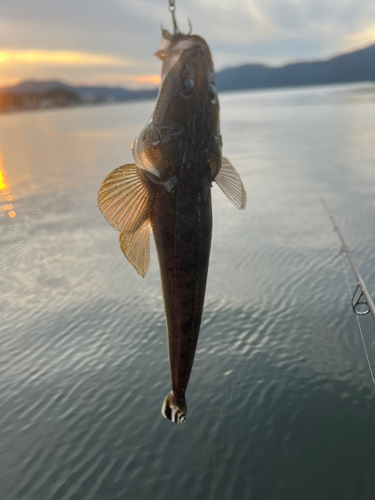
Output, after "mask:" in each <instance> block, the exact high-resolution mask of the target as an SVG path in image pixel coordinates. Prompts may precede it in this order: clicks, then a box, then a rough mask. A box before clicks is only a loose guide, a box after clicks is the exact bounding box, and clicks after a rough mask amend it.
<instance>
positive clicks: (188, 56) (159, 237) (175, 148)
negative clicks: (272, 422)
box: [98, 32, 246, 423]
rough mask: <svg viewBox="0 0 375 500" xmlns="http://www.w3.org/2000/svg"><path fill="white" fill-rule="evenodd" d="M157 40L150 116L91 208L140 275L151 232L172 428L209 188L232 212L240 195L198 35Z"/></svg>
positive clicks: (179, 414)
mask: <svg viewBox="0 0 375 500" xmlns="http://www.w3.org/2000/svg"><path fill="white" fill-rule="evenodd" d="M163 35H164V36H163V39H162V43H161V47H160V49H159V51H158V52H157V55H158V56H159V57H160V58H161V59H162V60H163V73H162V76H163V81H162V85H161V89H160V92H159V96H158V100H157V103H156V107H155V111H154V113H153V116H152V119H151V120H150V121H149V123H148V124H147V125H146V126H145V128H144V129H143V130H142V131H141V133H140V134H139V135H138V137H137V138H136V140H135V142H134V144H133V146H132V150H133V156H134V159H135V162H136V163H135V164H134V165H125V166H123V167H119V168H118V169H116V170H114V171H113V172H112V173H111V174H110V175H109V176H108V177H107V178H106V179H105V181H104V182H103V184H102V187H101V189H100V191H99V197H98V202H99V207H100V209H101V211H102V213H103V215H104V216H105V217H106V218H107V220H108V221H109V222H110V223H111V224H112V225H113V226H114V227H115V228H116V229H117V230H119V231H121V234H120V245H121V249H122V250H123V252H124V254H125V255H126V257H127V258H128V260H129V262H131V264H132V265H133V266H134V267H135V268H136V269H137V271H138V272H139V274H141V275H142V276H144V275H145V273H146V271H147V268H148V265H149V235H150V232H151V229H152V231H153V233H154V238H155V244H156V249H157V253H158V258H159V266H160V276H161V282H162V291H163V299H164V309H165V316H166V322H167V333H168V348H169V363H170V375H171V384H172V392H171V393H170V394H168V396H167V397H166V399H165V401H164V404H163V409H162V413H163V415H164V416H165V417H166V418H168V419H170V420H172V421H173V422H175V423H181V422H184V421H185V418H186V411H187V407H186V400H185V392H186V388H187V385H188V381H189V377H190V373H191V370H192V367H193V362H194V355H195V350H196V346H197V342H198V336H199V330H200V324H201V318H202V311H203V304H204V296H205V290H206V281H207V272H208V264H209V257H210V248H211V235H212V207H211V186H212V182H213V181H214V180H215V181H216V182H217V183H218V184H219V186H220V187H221V189H222V190H223V191H224V192H225V193H226V194H227V196H228V197H229V198H230V199H231V200H232V201H233V203H234V204H235V205H236V206H237V207H238V208H240V209H242V208H244V206H245V203H246V193H245V191H244V189H243V186H242V183H241V180H240V178H239V176H238V174H237V172H236V171H235V170H234V168H233V167H232V165H231V164H230V163H229V162H228V161H227V160H225V159H222V156H221V136H220V126H219V103H218V99H217V95H216V89H215V80H214V70H213V64H212V59H211V54H210V50H209V48H208V46H207V44H206V42H205V41H204V40H203V39H202V38H201V37H198V36H187V35H181V34H178V35H174V36H171V35H169V33H168V32H163Z"/></svg>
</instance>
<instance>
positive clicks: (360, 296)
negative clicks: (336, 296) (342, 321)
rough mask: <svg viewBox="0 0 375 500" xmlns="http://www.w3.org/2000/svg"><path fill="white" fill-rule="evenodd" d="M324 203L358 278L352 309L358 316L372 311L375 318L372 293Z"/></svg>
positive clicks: (325, 206) (323, 201)
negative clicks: (364, 307)
mask: <svg viewBox="0 0 375 500" xmlns="http://www.w3.org/2000/svg"><path fill="white" fill-rule="evenodd" d="M322 203H323V205H324V208H325V209H326V211H327V213H328V216H329V218H330V219H331V222H332V224H333V227H334V228H335V231H336V233H337V234H338V235H339V238H340V240H341V243H342V250H343V251H344V252H345V255H346V257H347V259H348V261H349V263H350V266H351V268H352V269H353V273H354V275H355V277H356V280H357V286H356V289H355V290H354V293H353V297H352V309H353V311H354V312H355V314H357V315H358V316H364V315H365V314H368V313H370V312H371V314H372V317H373V319H374V320H375V305H374V302H373V300H372V298H371V295H370V294H369V292H368V290H367V287H366V285H365V282H364V281H363V278H362V276H361V275H360V273H359V271H358V268H357V266H356V265H355V262H354V260H353V257H352V254H351V253H350V250H349V248H348V245H347V244H346V241H345V240H344V237H343V235H342V233H341V231H340V229H339V227H338V225H337V222H336V220H335V218H334V217H333V215H332V213H331V212H330V210H329V208H328V205H327V202H326V201H325V200H323V199H322ZM363 306H366V309H362V307H363Z"/></svg>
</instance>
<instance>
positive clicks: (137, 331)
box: [0, 85, 375, 500]
mask: <svg viewBox="0 0 375 500" xmlns="http://www.w3.org/2000/svg"><path fill="white" fill-rule="evenodd" d="M152 108H153V103H152V102H142V103H141V102H139V103H128V104H123V105H118V106H103V107H92V108H77V109H68V110H57V111H45V112H37V113H18V114H13V115H3V116H1V117H0V158H1V166H0V170H1V172H2V176H3V184H5V185H6V186H5V190H4V189H3V191H2V193H3V196H2V198H1V200H0V201H1V206H4V205H6V208H5V209H4V210H0V214H1V216H0V234H1V238H0V265H1V267H0V269H1V275H0V311H1V319H0V452H1V457H2V458H1V461H0V477H1V480H0V498H2V499H6V500H20V499H22V500H23V499H27V500H57V499H58V500H68V499H69V500H88V499H95V500H102V499H103V500H108V499H111V500H114V499H125V498H126V499H137V500H146V499H147V500H148V499H150V498H153V499H155V500H157V499H160V500H165V499H166V498H170V499H177V498H178V499H180V500H184V499H186V500H190V499H194V500H220V499H252V500H268V499H269V500H271V499H272V500H276V499H280V500H293V499H296V500H300V499H301V498H303V499H312V500H316V499H317V498H319V499H320V500H325V499H330V500H331V499H332V500H337V499H338V498H339V499H340V500H345V499H356V500H359V499H361V500H362V499H363V500H365V499H371V500H372V499H373V498H374V496H375V475H374V473H373V471H374V467H375V455H374V446H373V443H374V440H375V430H374V411H375V389H374V387H373V386H372V382H371V377H370V374H369V372H368V367H367V364H366V359H365V355H364V352H363V348H362V344H361V340H360V337H359V334H358V329H357V324H356V318H355V316H354V315H353V314H352V312H351V309H350V306H349V295H348V290H347V285H346V282H345V276H344V273H343V268H342V265H343V264H342V262H343V261H342V258H341V256H340V254H339V248H340V244H339V240H338V237H337V235H336V234H335V233H334V232H333V230H332V226H331V224H330V221H329V219H328V217H327V215H326V213H325V212H324V209H323V207H322V204H321V202H320V198H321V197H324V198H326V200H327V202H328V204H329V205H330V207H331V209H332V211H333V212H334V214H335V216H336V218H337V220H338V222H339V224H340V226H341V229H342V232H343V233H344V235H345V237H346V239H347V242H348V244H349V246H350V247H351V249H352V253H353V257H354V259H355V261H356V262H357V265H358V267H359V269H360V271H361V273H362V275H363V277H364V278H365V281H366V282H367V286H368V288H369V290H370V291H372V293H373V296H374V294H375V265H374V264H375V255H374V247H375V218H374V215H373V214H374V209H375V196H374V195H375V93H374V91H373V87H370V86H366V85H362V86H341V87H327V88H312V89H311V88H309V89H290V90H282V91H264V92H253V93H246V92H242V93H235V94H234V93H233V94H223V95H222V96H221V110H222V111H221V116H222V134H223V139H224V155H225V156H227V157H228V158H229V159H230V160H231V161H232V162H233V164H234V165H235V166H236V168H237V169H238V171H239V172H240V174H241V176H242V179H243V182H244V184H245V187H246V189H247V194H248V206H247V209H246V210H245V211H244V212H238V211H237V210H236V209H235V208H234V207H233V206H232V205H231V203H230V202H229V201H228V200H227V199H226V198H225V197H224V195H223V194H222V193H221V191H220V190H219V188H218V187H217V186H214V188H213V206H214V233H213V243H212V253H211V263H210V271H209V280H208V288H207V295H206V303H205V310H204V317H203V324H202V329H201V336H200V340H199V345H198V351H197V354H196V361H195V365H194V369H193V373H192V377H191V380H190V384H189V388H188V393H187V400H188V409H189V412H188V418H187V423H186V424H185V425H180V426H176V425H173V424H171V422H169V421H167V420H165V419H163V418H162V416H161V414H160V409H161V404H162V401H163V399H164V397H165V395H166V394H167V392H168V391H169V374H168V359H167V345H166V334H165V322H164V313H163V305H162V297H161V290H160V278H159V270H158V264H157V258H156V253H155V247H154V246H153V244H152V248H151V251H152V257H151V267H150V270H149V271H148V274H147V276H146V278H145V280H142V279H141V278H140V277H139V276H138V275H137V274H136V272H135V271H134V270H133V268H132V267H131V266H130V265H129V264H128V263H127V262H126V260H125V258H124V257H123V255H122V254H121V251H120V249H119V246H118V242H117V233H116V231H114V230H113V229H112V228H111V227H110V226H109V224H108V223H107V222H106V221H105V220H104V218H103V217H102V216H101V214H100V213H99V211H98V209H97V206H96V195H97V191H98V188H99V186H100V184H101V181H102V180H103V179H104V177H105V176H106V175H107V174H108V173H109V172H110V171H111V170H112V169H113V168H115V167H117V166H118V165H121V164H123V163H127V162H131V161H132V159H131V153H130V144H131V142H132V140H133V138H134V137H135V135H136V133H137V132H138V131H139V130H140V128H141V127H142V126H143V124H144V123H145V121H146V120H147V118H148V116H149V114H150V112H151V110H152ZM4 193H5V196H4ZM6 197H8V198H9V197H12V199H11V198H9V200H10V201H9V200H7V199H6ZM8 205H12V206H13V208H11V207H9V206H8ZM9 214H11V215H9ZM12 215H13V217H12ZM345 265H346V266H347V269H348V272H349V277H350V281H351V284H352V285H353V287H354V283H355V280H354V276H353V275H352V273H351V271H350V269H349V266H348V264H347V263H345ZM361 324H362V326H363V330H364V336H365V339H366V342H367V345H368V348H369V355H370V359H371V360H372V363H373V364H374V365H375V335H374V334H375V330H374V329H375V324H374V322H373V320H372V319H371V317H369V316H367V317H365V318H362V319H361Z"/></svg>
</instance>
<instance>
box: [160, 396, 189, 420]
mask: <svg viewBox="0 0 375 500" xmlns="http://www.w3.org/2000/svg"><path fill="white" fill-rule="evenodd" d="M186 412H187V408H186V403H185V400H183V401H179V402H177V401H176V399H175V397H174V395H173V392H170V393H169V394H168V396H167V397H166V398H165V400H164V403H163V407H162V409H161V413H162V415H163V417H165V418H167V419H168V420H171V421H172V422H174V423H175V424H183V423H184V422H186Z"/></svg>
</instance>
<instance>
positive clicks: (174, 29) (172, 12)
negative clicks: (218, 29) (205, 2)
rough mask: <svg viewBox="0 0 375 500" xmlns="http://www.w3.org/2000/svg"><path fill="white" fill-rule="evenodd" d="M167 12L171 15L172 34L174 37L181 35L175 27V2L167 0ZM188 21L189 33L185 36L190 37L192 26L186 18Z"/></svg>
mask: <svg viewBox="0 0 375 500" xmlns="http://www.w3.org/2000/svg"><path fill="white" fill-rule="evenodd" d="M169 11H170V13H171V14H172V22H173V34H174V35H183V33H181V31H180V30H179V29H178V26H177V20H176V5H175V0H169ZM188 21H189V27H190V31H189V33H188V34H187V36H189V35H191V32H192V31H193V26H192V24H191V21H190V18H188Z"/></svg>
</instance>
